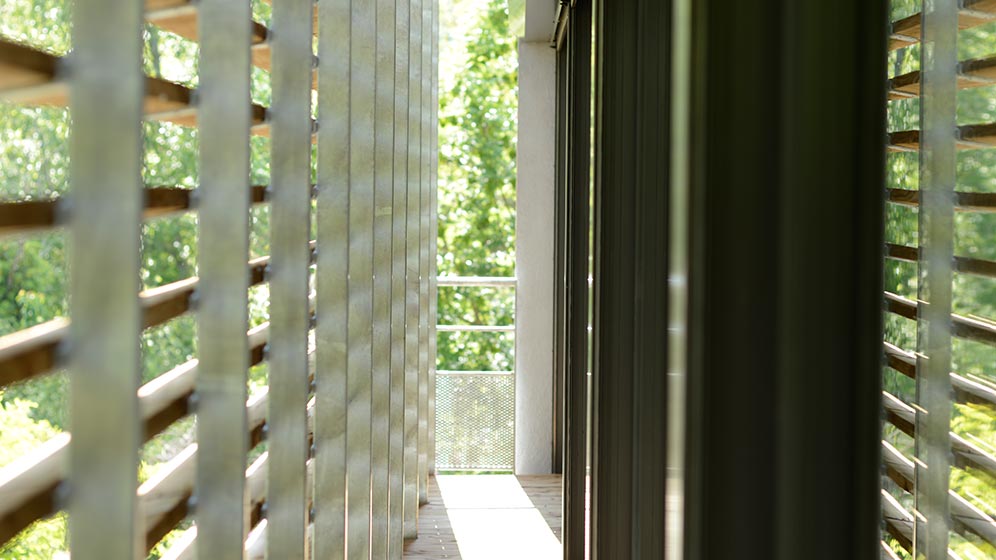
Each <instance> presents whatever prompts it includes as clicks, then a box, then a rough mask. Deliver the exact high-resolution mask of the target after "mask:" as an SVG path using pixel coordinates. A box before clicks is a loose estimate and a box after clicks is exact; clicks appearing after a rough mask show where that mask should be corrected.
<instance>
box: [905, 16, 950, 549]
mask: <svg viewBox="0 0 996 560" xmlns="http://www.w3.org/2000/svg"><path fill="white" fill-rule="evenodd" d="M921 29H922V34H923V35H922V44H923V46H924V48H923V49H922V50H921V57H922V58H921V64H922V71H921V76H922V80H923V82H922V85H921V88H920V92H921V100H920V123H921V128H922V130H921V133H920V139H921V142H920V174H921V178H920V188H921V192H920V212H919V220H920V224H919V228H918V229H919V236H920V239H919V246H920V260H919V277H920V281H919V283H918V296H917V297H918V299H920V300H921V301H927V302H929V303H930V305H929V306H920V307H919V311H918V317H917V323H918V324H917V372H918V375H917V378H916V395H917V397H916V398H917V404H919V406H921V407H922V408H923V409H924V410H926V411H927V414H918V415H917V426H916V456H917V459H918V461H917V462H916V465H917V469H916V471H915V473H914V474H915V481H914V490H915V492H914V494H915V501H916V506H915V507H916V510H917V512H918V513H919V514H920V515H917V516H916V519H917V523H916V525H915V527H914V543H913V546H914V550H913V554H914V556H915V557H917V558H931V559H933V558H945V557H947V554H948V553H947V549H948V533H949V530H950V527H949V524H950V520H949V510H948V482H949V477H950V471H951V460H950V457H949V455H950V452H951V451H950V447H949V440H948V431H949V430H950V425H951V379H950V375H949V373H948V372H950V371H951V282H952V270H951V263H952V261H953V259H954V187H955V179H956V171H955V167H956V161H957V159H956V156H955V140H956V138H957V129H956V125H957V123H956V118H955V117H956V111H955V108H956V106H957V95H956V94H957V82H958V76H957V67H958V5H957V3H955V2H943V1H935V2H924V10H923V25H922V28H921Z"/></svg>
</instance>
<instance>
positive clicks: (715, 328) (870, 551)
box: [684, 0, 887, 560]
mask: <svg viewBox="0 0 996 560" xmlns="http://www.w3.org/2000/svg"><path fill="white" fill-rule="evenodd" d="M731 14H736V17H731ZM886 24H887V21H886V5H885V4H883V3H871V4H869V3H867V2H864V1H861V0H847V1H842V2H835V3H832V4H831V3H807V4H805V5H803V3H798V2H791V1H789V0H785V1H784V2H777V3H774V4H772V5H765V6H764V8H763V9H756V10H750V9H743V3H742V2H737V1H736V0H708V1H706V2H697V3H695V11H694V13H693V22H692V28H693V29H694V35H693V58H692V64H691V68H692V73H693V78H692V84H691V86H692V90H691V93H690V98H691V100H692V111H691V120H690V126H688V128H687V130H688V134H689V137H688V138H686V139H685V140H689V139H690V145H691V154H690V155H689V161H690V162H691V170H690V173H691V175H690V185H689V187H688V189H689V191H690V193H691V213H690V217H691V221H690V228H691V231H690V236H691V244H692V245H691V250H690V253H689V276H688V286H689V295H690V297H691V300H690V301H691V305H690V307H689V317H688V322H687V328H688V331H687V332H688V336H689V339H688V344H689V346H688V347H687V348H688V378H687V381H688V401H687V412H688V416H687V425H688V432H687V437H688V447H687V450H688V454H687V459H688V461H687V464H686V468H685V470H684V475H685V479H686V487H685V499H684V505H685V511H686V516H685V539H686V542H685V552H686V554H685V557H687V558H690V559H695V560H702V559H709V560H714V559H726V558H730V559H733V558H736V559H743V558H764V559H777V560H790V559H793V560H794V559H795V558H800V557H806V558H826V559H836V558H852V559H855V560H865V559H871V558H878V557H879V554H880V549H879V548H878V526H879V521H878V519H879V516H880V511H879V509H878V483H879V470H878V469H879V463H878V452H877V448H876V446H877V445H879V443H878V440H879V438H880V425H879V417H878V405H877V404H876V403H877V401H878V400H879V399H880V398H881V394H880V393H879V389H880V378H879V375H880V352H881V350H880V349H879V350H878V351H877V353H876V350H875V349H874V347H875V346H876V345H878V346H880V345H881V333H880V324H881V323H880V321H881V312H880V309H881V303H880V297H881V296H880V290H881V268H880V267H881V264H880V259H881V257H882V255H881V252H882V194H881V186H882V174H883V169H884V167H883V162H882V158H883V157H884V148H883V146H882V144H883V140H882V139H883V138H884V135H885V126H884V125H885V119H884V109H883V108H884V106H885V103H884V100H885V89H884V82H883V81H882V80H881V79H880V77H881V76H882V75H884V70H885V68H884V61H885V55H886V50H885V39H886V36H887V33H886V29H887V25H886ZM831 37H834V38H836V39H831ZM789 46H790V48H787V47H789ZM733 51H735V52H736V53H737V56H736V57H730V56H729V53H730V52H733ZM828 73H829V74H831V75H834V76H835V79H834V81H833V84H831V85H830V86H827V83H826V81H825V80H822V79H821V78H820V76H826V75H828ZM728 84H737V95H735V96H731V95H730V90H729V87H728ZM813 131H820V134H821V141H820V142H818V143H814V142H812V141H811V138H812V134H813ZM841 185H845V187H841ZM814 200H819V202H820V203H819V209H818V210H817V209H814V207H813V201H814ZM814 246H818V247H823V248H826V250H821V251H819V252H814V251H812V247H814ZM733 279H735V280H733ZM733 282H735V285H734V284H733ZM814 298H818V299H819V302H820V313H819V316H818V317H816V316H815V315H814V311H813V301H814ZM813 341H818V343H819V345H820V346H821V347H823V348H827V349H828V350H829V351H827V352H824V353H822V354H821V356H820V359H818V360H814V359H813V354H812V344H813V343H814V342H813ZM814 399H815V401H814ZM814 402H818V403H819V407H818V408H819V410H818V411H817V412H814V409H813V403H814ZM813 480H820V481H822V482H821V486H820V500H819V502H820V503H819V507H815V508H814V507H813V502H812V496H811V495H810V494H809V492H810V491H811V488H812V481H813ZM730 519H737V520H738V522H736V523H732V524H731V523H729V520H730ZM718 526H722V527H724V531H723V533H724V538H723V539H721V540H719V539H716V537H715V528H716V527H718ZM827 535H833V538H829V539H828V538H826V536H827ZM814 539H816V540H820V541H821V545H820V546H819V547H813V546H812V543H813V542H814ZM731 543H733V544H732V545H731Z"/></svg>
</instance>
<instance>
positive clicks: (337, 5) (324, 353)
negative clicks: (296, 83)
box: [314, 0, 351, 560]
mask: <svg viewBox="0 0 996 560" xmlns="http://www.w3.org/2000/svg"><path fill="white" fill-rule="evenodd" d="M350 47H351V42H350V1H349V0H328V1H323V2H319V3H318V64H319V68H318V119H319V123H320V124H319V127H318V176H317V183H318V189H317V190H318V198H317V212H318V213H317V222H318V223H317V226H318V234H317V235H318V239H317V241H318V243H317V248H318V256H317V270H316V275H317V278H316V284H315V287H316V291H317V294H316V309H317V312H318V316H319V317H320V318H319V320H318V322H317V324H316V325H315V331H316V332H315V334H316V336H315V338H316V345H317V348H316V352H317V356H316V358H317V363H316V371H315V461H316V469H315V537H314V552H315V558H321V559H323V560H324V559H328V560H341V559H342V558H344V557H345V554H346V533H345V531H346V513H345V511H346V406H347V405H346V358H347V357H346V344H347V338H348V336H347V335H348V333H347V315H348V309H347V299H348V285H347V267H348V262H349V245H348V243H349V231H348V222H349V189H348V185H349V118H350V98H349V84H350V76H351V75H350Z"/></svg>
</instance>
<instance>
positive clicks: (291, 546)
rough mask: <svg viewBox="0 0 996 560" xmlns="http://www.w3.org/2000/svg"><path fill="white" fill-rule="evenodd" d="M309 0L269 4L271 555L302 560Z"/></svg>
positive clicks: (308, 212) (305, 448) (308, 214)
mask: <svg viewBox="0 0 996 560" xmlns="http://www.w3.org/2000/svg"><path fill="white" fill-rule="evenodd" d="M312 10H313V3H312V0H281V1H279V2H276V3H275V4H274V6H273V37H272V39H271V43H272V49H273V69H272V71H271V74H270V76H271V80H272V83H273V105H272V107H271V121H272V138H273V144H272V148H271V162H270V171H271V184H272V190H273V192H272V194H271V200H272V202H271V218H270V219H271V229H270V247H271V254H272V257H271V266H272V270H271V276H270V353H269V362H270V377H269V379H270V398H269V416H268V424H269V451H270V460H269V461H268V469H269V473H268V475H269V478H268V486H267V515H266V517H267V534H268V538H267V540H266V548H267V550H268V553H269V557H270V558H280V559H282V560H284V559H286V560H303V559H304V558H305V526H306V525H307V516H306V513H307V511H306V510H307V503H306V479H307V475H306V470H305V464H306V462H307V460H308V433H307V432H308V426H307V411H306V409H307V403H308V392H309V387H308V328H309V322H310V318H309V311H308V291H309V286H308V280H309V278H308V277H309V262H310V248H309V235H310V223H309V222H310V218H311V84H312V50H311V38H312Z"/></svg>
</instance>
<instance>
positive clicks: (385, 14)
mask: <svg viewBox="0 0 996 560" xmlns="http://www.w3.org/2000/svg"><path fill="white" fill-rule="evenodd" d="M395 19H396V14H395V0H377V67H376V82H377V84H376V115H375V118H376V123H375V125H374V132H375V136H376V137H375V154H374V209H375V216H374V242H373V258H374V263H373V275H374V284H373V290H374V293H373V298H374V299H373V305H374V307H373V389H372V400H373V403H372V414H373V418H372V429H371V437H372V438H373V439H372V440H371V479H372V480H371V486H372V492H371V496H372V497H371V513H372V525H371V539H370V541H371V544H370V550H371V556H372V557H373V558H375V559H384V558H387V554H388V523H389V518H388V500H389V491H390V484H389V482H390V481H389V474H388V467H389V462H390V457H389V454H390V451H389V444H390V428H391V425H390V420H391V410H390V408H391V358H392V354H391V311H392V305H391V304H392V302H391V284H392V282H391V271H392V239H391V237H392V232H393V225H394V224H393V221H392V218H393V214H394V206H393V202H394V104H395V99H394V75H395V67H394V57H395V45H394V29H395V23H396V21H395Z"/></svg>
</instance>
